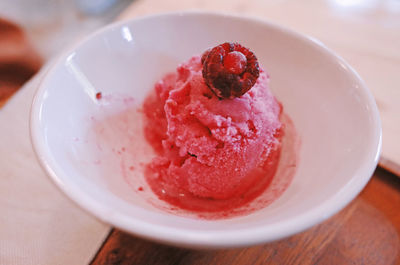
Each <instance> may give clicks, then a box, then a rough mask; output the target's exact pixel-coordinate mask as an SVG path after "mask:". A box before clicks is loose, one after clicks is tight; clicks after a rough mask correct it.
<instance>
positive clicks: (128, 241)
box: [91, 169, 400, 265]
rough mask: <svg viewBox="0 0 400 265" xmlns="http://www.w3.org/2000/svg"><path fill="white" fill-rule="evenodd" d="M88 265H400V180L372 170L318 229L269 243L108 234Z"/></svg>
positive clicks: (119, 233)
mask: <svg viewBox="0 0 400 265" xmlns="http://www.w3.org/2000/svg"><path fill="white" fill-rule="evenodd" d="M91 264H93V265H94V264H96V265H100V264H102V265H105V264H121V265H122V264H123V265H125V264H126V265H127V264H136V265H141V264H143V265H155V264H163V265H169V264H171V265H172V264H174V265H181V264H182V265H183V264H188V265H200V264H201V265H203V264H209V265H214V264H215V265H217V264H218V265H219V264H239V265H244V264H249V265H250V264H251V265H256V264H292V265H295V264H305V265H307V264H335V265H336V264H342V265H347V264H363V265H367V264H371V265H372V264H385V265H390V264H400V179H398V178H397V177H395V176H394V175H392V174H390V173H388V172H386V171H384V170H382V169H378V170H377V171H376V172H375V174H374V176H373V178H372V179H371V181H370V182H369V183H368V185H367V187H366V188H365V189H364V191H363V192H362V193H361V194H360V195H359V196H358V197H357V198H356V199H355V200H354V201H353V202H352V203H350V204H349V205H348V206H347V207H346V208H345V209H344V210H342V211H341V212H339V213H338V214H336V215H335V216H333V217H332V218H330V219H328V220H327V221H325V222H324V223H322V224H320V225H318V226H315V227H313V228H311V229H309V230H307V231H305V232H303V233H300V234H297V235H294V236H292V237H290V238H287V239H284V240H280V241H277V242H274V243H269V244H264V245H258V246H253V247H248V248H238V249H221V250H190V249H183V248H176V247H170V246H165V245H161V244H157V243H153V242H149V241H145V240H142V239H139V238H136V237H133V236H130V235H129V234H126V233H124V232H121V231H119V230H117V229H113V230H112V231H111V233H110V235H109V237H108V239H107V240H106V241H105V243H104V244H103V246H102V247H101V248H100V250H99V252H98V253H97V255H96V256H95V257H94V259H93V261H92V263H91Z"/></svg>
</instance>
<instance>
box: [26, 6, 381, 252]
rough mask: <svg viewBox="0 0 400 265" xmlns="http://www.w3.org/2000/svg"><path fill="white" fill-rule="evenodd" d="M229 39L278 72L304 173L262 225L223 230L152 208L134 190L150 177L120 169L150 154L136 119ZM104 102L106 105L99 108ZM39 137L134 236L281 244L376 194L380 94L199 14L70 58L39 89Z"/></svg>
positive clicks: (288, 43) (124, 33)
mask: <svg viewBox="0 0 400 265" xmlns="http://www.w3.org/2000/svg"><path fill="white" fill-rule="evenodd" d="M226 41H237V42H239V43H242V44H243V45H245V46H247V47H249V48H250V49H252V50H253V51H254V52H255V54H256V55H257V57H258V59H259V61H260V63H261V65H262V66H263V67H264V68H265V69H266V70H267V71H268V72H269V73H270V76H271V88H272V90H273V92H274V94H275V95H276V97H277V98H278V100H279V101H281V102H282V104H283V106H284V109H285V112H287V113H288V114H289V116H290V117H291V118H292V120H293V121H294V124H295V126H296V128H297V130H298V133H299V134H300V137H301V142H302V143H301V148H300V163H299V165H298V169H297V173H296V175H295V177H294V179H293V182H292V183H291V185H290V186H289V188H288V189H287V190H286V191H285V193H284V194H283V195H282V196H281V197H280V198H279V199H277V200H276V201H275V202H274V203H272V204H271V205H270V206H268V207H267V208H265V209H263V210H260V211H258V212H255V213H253V214H251V215H248V216H243V217H238V218H233V219H228V220H218V221H205V220H196V219H192V218H184V217H179V216H175V215H171V214H168V213H166V212H164V211H162V210H160V209H159V208H157V207H154V206H153V204H152V203H149V201H151V200H154V199H155V198H152V195H151V194H148V195H146V196H147V197H146V196H143V195H142V194H141V193H139V192H137V191H136V190H134V189H135V187H139V186H141V185H146V184H145V183H144V182H143V178H142V177H141V176H140V172H138V171H137V170H136V171H135V170H133V171H132V173H129V172H128V173H127V172H122V171H121V168H122V167H121V163H132V168H135V167H139V165H140V164H141V163H145V162H146V161H148V159H149V157H150V156H151V149H150V148H149V147H148V146H147V144H146V142H145V141H144V138H143V132H142V130H141V129H140V128H141V118H140V113H138V112H132V111H131V110H132V109H135V108H137V106H140V104H141V102H143V99H144V98H145V96H146V95H147V94H148V93H149V91H150V90H151V89H153V86H154V83H155V82H156V81H157V80H158V79H160V78H161V77H162V76H163V75H164V74H165V73H168V72H171V71H174V69H175V68H176V66H177V65H178V63H179V62H182V61H184V60H186V59H188V58H189V57H190V56H192V55H194V54H200V53H201V52H202V51H204V50H205V49H207V48H209V47H211V46H215V45H217V44H220V43H222V42H226ZM98 92H101V93H102V96H103V98H104V99H105V100H98V99H96V93H98ZM115 116H118V117H120V119H119V120H118V121H117V122H114V123H112V122H111V123H110V122H109V121H110V120H115V119H112V117H115ZM133 125H134V126H133ZM31 129H32V139H33V144H34V147H35V150H36V152H37V154H38V156H39V158H40V160H41V162H42V164H43V165H44V167H45V168H46V169H47V170H48V172H49V174H50V175H51V176H52V178H53V179H54V180H55V181H56V183H57V184H58V185H59V186H60V187H61V189H63V190H64V191H65V192H66V193H67V194H68V195H69V196H70V197H71V198H72V199H73V200H74V201H76V202H77V203H78V204H80V205H81V206H83V207H84V208H85V209H87V210H89V211H90V212H92V213H94V214H95V215H96V216H98V217H99V218H101V219H103V220H105V221H107V222H110V223H111V224H113V225H115V226H118V227H120V228H122V229H124V230H127V231H130V232H132V233H135V234H138V235H141V236H144V237H148V238H152V239H157V240H160V241H164V242H169V243H174V244H181V245H193V246H230V245H246V244H250V243H258V242H263V241H270V240H273V239H277V238H280V237H283V236H287V235H290V234H292V233H294V232H297V231H300V230H302V229H305V228H307V227H309V226H311V225H313V224H316V223H317V222H320V221H322V220H323V219H325V218H327V217H329V216H330V215H332V214H333V213H335V212H336V211H338V210H339V209H341V208H342V207H343V206H344V205H345V204H346V203H347V202H349V201H350V200H351V199H352V198H353V197H354V196H355V195H356V194H357V193H358V192H359V191H360V190H361V189H362V187H363V186H364V185H365V184H366V182H367V181H368V179H369V177H370V175H371V174H372V170H373V168H374V167H375V166H376V162H377V156H378V154H379V147H380V123H379V118H378V114H377V109H376V106H375V103H374V101H373V99H372V97H371V95H370V94H369V92H368V90H367V89H366V87H365V86H364V84H363V83H362V81H361V80H360V79H359V78H358V76H357V75H356V74H355V73H354V72H353V71H352V70H351V69H350V68H349V66H348V65H347V64H346V63H344V62H343V61H342V60H340V59H338V58H337V57H335V56H334V55H333V54H332V53H331V52H329V51H328V50H327V49H325V48H324V47H323V46H321V45H320V44H318V43H317V42H314V41H312V40H310V39H307V38H305V37H301V36H299V35H297V34H294V33H292V32H290V31H287V30H285V29H282V28H280V27H277V26H274V25H270V24H267V23H264V22H259V21H255V20H251V19H244V18H238V17H230V16H221V15H215V14H196V13H195V14H184V15H178V14H170V15H161V16H153V17H148V18H142V19H138V20H134V21H130V22H124V23H119V24H116V25H113V26H110V27H108V28H106V29H105V30H102V31H101V32H98V33H96V34H95V35H94V36H92V37H90V38H89V39H87V40H85V41H84V42H83V43H81V44H80V45H78V46H77V47H76V48H75V49H73V50H71V51H69V52H68V53H67V54H66V55H65V56H63V57H61V59H60V60H59V61H58V62H57V63H56V64H55V65H54V67H53V68H52V69H51V70H50V71H49V73H48V74H47V76H46V77H45V79H44V80H43V82H42V84H41V86H40V88H39V90H38V93H37V95H36V98H35V101H34V104H33V108H32V124H31ZM121 132H126V134H124V133H121ZM99 135H100V136H99ZM99 137H100V138H99ZM111 139H113V140H111ZM132 139H135V141H133V143H132ZM107 141H108V143H105V142H107ZM99 143H100V144H99ZM109 143H112V144H109ZM99 145H100V146H99ZM126 149H129V150H131V152H127V151H126ZM125 166H126V165H125ZM125 168H126V167H125ZM276 177H279V176H276ZM127 178H128V180H127ZM129 179H131V180H132V179H136V181H137V182H136V183H130V184H129V183H127V182H129ZM135 185H136V186H135Z"/></svg>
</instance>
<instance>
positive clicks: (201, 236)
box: [29, 11, 382, 248]
mask: <svg viewBox="0 0 400 265" xmlns="http://www.w3.org/2000/svg"><path fill="white" fill-rule="evenodd" d="M174 16H181V17H188V16H189V17H190V16H201V17H204V18H206V17H222V18H225V19H234V20H241V21H245V22H247V23H256V24H260V25H261V26H263V27H269V28H274V29H275V30H278V31H280V32H282V33H283V34H287V35H291V36H293V37H295V38H296V39H300V40H302V41H304V42H307V43H309V44H310V45H312V46H313V47H314V48H317V49H319V50H320V51H321V52H324V53H325V54H327V55H329V56H330V57H333V58H334V59H335V60H336V61H337V62H339V63H340V64H342V65H344V66H345V67H347V69H348V71H347V72H348V73H350V74H351V75H352V76H353V77H354V79H355V80H357V82H358V83H359V84H360V85H359V86H358V89H359V90H360V91H363V93H364V94H365V96H366V99H367V101H368V102H367V103H368V105H369V107H370V108H371V110H372V111H371V113H372V114H373V117H371V118H372V120H373V123H374V124H375V126H374V128H373V139H372V141H373V143H372V144H371V146H372V148H371V150H370V151H369V152H370V153H369V154H368V156H367V159H366V161H365V162H364V163H363V164H362V165H360V166H359V167H358V168H357V169H356V172H355V173H354V175H353V176H352V178H351V180H352V181H349V182H348V183H347V184H346V185H345V186H344V187H343V188H342V189H341V190H339V191H338V192H337V193H336V194H335V195H334V196H332V197H331V198H329V199H327V200H325V201H324V202H321V203H320V204H319V205H318V206H317V207H313V208H311V209H309V210H308V211H306V212H303V213H302V214H300V215H298V216H296V218H293V219H291V220H286V221H284V222H280V223H275V224H272V225H268V226H257V227H255V228H253V227H247V228H242V229H237V230H235V232H234V233H232V231H230V230H229V231H210V232H209V233H205V231H203V230H191V229H175V228H171V227H168V226H166V225H163V224H153V223H147V222H145V221H143V220H139V219H137V218H136V219H135V218H131V217H130V216H129V215H125V214H121V213H119V212H117V211H115V210H114V209H112V208H111V207H107V206H105V205H103V204H101V203H99V202H98V201H96V200H95V199H94V198H92V197H90V196H89V195H87V194H85V193H84V192H82V191H80V190H79V188H78V189H76V188H73V187H69V186H67V185H64V183H63V181H62V178H60V177H59V175H63V173H62V171H61V172H59V171H57V167H55V166H54V164H52V161H51V159H50V157H51V155H50V153H49V150H48V149H47V148H46V146H45V144H44V141H43V136H42V134H41V133H40V119H39V117H40V111H41V101H42V98H43V96H44V94H45V92H46V90H45V88H46V87H45V86H43V83H44V81H45V80H46V78H47V77H48V76H50V75H51V73H52V72H53V71H54V70H55V68H56V66H57V65H59V64H61V63H63V62H64V61H65V60H66V59H67V57H68V56H69V55H70V54H71V53H73V52H74V51H75V50H76V49H77V48H79V47H80V46H81V45H83V44H84V43H86V42H88V41H90V40H91V39H92V38H94V37H95V36H98V35H101V34H103V33H104V32H108V31H110V30H113V29H115V28H120V27H122V26H124V25H127V24H130V23H135V22H136V21H140V20H152V19H158V18H163V17H164V18H165V17H167V18H168V17H174ZM50 64H51V65H50V66H49V67H48V70H47V73H45V74H44V75H43V78H42V80H41V81H40V83H39V85H38V88H37V90H36V92H35V96H34V98H33V101H32V106H31V112H30V124H29V126H30V138H31V142H32V146H33V150H34V153H35V154H36V157H37V158H38V161H39V164H40V165H41V167H42V168H43V169H44V170H45V171H46V173H47V175H48V176H49V177H50V179H52V181H53V183H55V186H56V187H58V188H59V189H60V190H61V191H62V192H63V193H65V194H66V195H67V197H68V198H69V199H70V200H71V201H73V202H74V203H75V204H76V205H78V206H79V207H81V208H82V209H84V210H85V211H86V212H89V213H91V214H92V215H93V216H95V217H97V218H98V219H100V220H101V221H103V222H106V223H108V224H110V225H112V226H115V227H118V228H119V229H121V230H124V231H126V232H129V233H131V234H134V235H136V236H139V237H142V238H146V239H150V240H153V241H157V242H161V243H167V244H172V245H176V246H184V247H192V248H223V247H243V246H248V245H254V244H260V243H266V242H271V241H274V240H278V239H281V238H284V237H288V236H290V235H293V234H296V233H299V232H301V231H304V230H306V229H308V228H310V227H311V226H314V225H316V224H318V223H321V222H322V221H324V220H325V219H327V218H329V217H331V216H332V215H334V214H335V213H337V212H339V211H340V210H341V209H343V208H344V207H345V206H346V205H347V204H348V203H349V202H350V201H351V200H353V199H354V198H355V197H356V196H357V195H358V194H359V193H360V192H361V190H362V189H363V188H364V186H365V185H366V184H367V182H368V181H369V179H370V178H371V176H372V173H373V171H374V169H375V168H376V166H377V164H378V160H379V156H380V153H381V149H382V128H381V120H380V117H379V111H378V108H377V106H376V103H375V100H374V98H373V96H372V94H371V92H370V90H369V89H368V88H367V86H366V85H365V83H364V81H363V80H362V79H361V77H360V76H359V75H358V73H357V72H356V71H355V70H354V69H353V68H352V67H351V66H350V65H349V64H348V63H347V62H345V61H344V60H343V59H342V58H341V57H340V56H338V55H337V54H336V53H335V52H333V51H332V50H330V49H329V48H327V47H326V46H325V45H324V44H323V43H322V42H320V41H318V40H316V39H314V38H312V37H309V36H306V35H303V34H300V33H297V32H295V31H294V30H291V29H288V28H286V27H284V26H280V25H277V24H275V23H272V22H270V21H267V20H264V19H261V18H257V17H254V16H243V15H235V14H229V13H221V12H208V11H184V12H167V13H158V14H152V15H146V16H140V17H137V18H134V19H130V20H124V21H119V22H115V23H112V24H110V25H108V26H105V27H103V28H101V29H99V30H97V31H95V32H94V33H92V34H90V35H89V36H87V37H85V38H84V39H82V40H81V41H79V42H77V43H75V44H74V45H72V47H71V48H69V49H66V50H65V51H64V52H63V53H61V54H60V56H58V58H57V59H56V60H54V61H53V62H51V63H50ZM349 180H350V179H349ZM350 182H351V183H350ZM327 209H328V210H327Z"/></svg>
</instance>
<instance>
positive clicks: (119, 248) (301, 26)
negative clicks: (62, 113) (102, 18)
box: [92, 0, 400, 265]
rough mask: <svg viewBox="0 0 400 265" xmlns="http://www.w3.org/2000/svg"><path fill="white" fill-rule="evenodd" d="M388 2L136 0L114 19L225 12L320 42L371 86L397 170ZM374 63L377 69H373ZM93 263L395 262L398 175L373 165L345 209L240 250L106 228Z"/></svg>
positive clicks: (394, 53) (392, 18)
mask: <svg viewBox="0 0 400 265" xmlns="http://www.w3.org/2000/svg"><path fill="white" fill-rule="evenodd" d="M389 2H391V1H381V2H380V1H357V3H358V5H359V6H357V5H355V4H357V3H356V1H333V0H332V1H328V0H326V1H323V0H322V1H317V0H310V1H279V3H278V2H276V1H255V0H249V1H242V0H221V1H209V0H204V1H195V0H186V1H172V0H165V1H159V2H156V1H155V0H142V1H138V2H137V3H135V2H134V3H133V4H132V6H131V7H130V8H129V9H128V10H127V11H126V12H125V13H123V15H122V17H121V19H128V18H132V17H135V16H140V15H146V14H152V13H157V12H166V11H176V10H185V9H188V8H189V9H190V8H196V9H202V10H212V11H226V12H231V13H239V14H245V15H254V16H258V17H261V18H265V19H268V20H272V21H273V22H276V23H279V24H282V25H285V26H288V27H291V28H293V29H295V30H298V31H300V32H302V33H306V34H309V35H312V36H314V37H316V38H318V39H320V40H322V41H324V42H325V43H326V44H327V45H328V46H329V47H331V48H332V49H334V50H335V51H337V52H339V54H341V55H342V56H343V57H344V58H345V59H346V60H348V61H349V62H350V64H352V65H353V66H354V67H355V68H356V70H358V71H360V73H361V75H362V76H363V78H365V80H366V81H367V85H369V86H370V87H371V89H372V90H373V93H374V95H375V97H376V98H377V102H378V106H379V108H380V111H381V114H382V120H383V127H384V150H383V155H384V156H385V158H384V159H382V160H381V163H380V165H381V166H382V167H385V168H387V169H389V170H390V171H391V172H395V173H400V167H399V161H400V155H399V154H400V148H398V147H399V144H398V143H397V140H396V138H397V137H396V135H398V132H399V131H400V127H399V124H400V123H399V122H398V121H399V113H400V108H399V106H400V105H398V104H394V102H393V96H396V95H400V93H399V92H398V91H400V90H398V91H396V90H394V88H395V87H398V81H400V74H399V72H400V52H399V46H397V49H395V47H396V45H400V12H398V13H395V12H396V11H393V9H392V10H390V8H389V4H390V3H389ZM392 2H393V1H392ZM346 3H347V9H346ZM392 4H396V3H392ZM352 5H353V6H352ZM398 6H399V8H400V4H399V5H398ZM341 8H342V10H341ZM385 8H386V9H385ZM393 8H394V6H393ZM399 10H400V9H399ZM392 11H393V12H392ZM396 14H397V16H396ZM373 36H378V37H377V38H376V39H373V38H372V37H373ZM396 43H397V44H396ZM395 62H397V67H398V68H397V70H398V71H397V72H396V71H395V70H394V69H395V67H394V66H393V65H394V63H395ZM374 64H376V65H378V64H379V67H382V68H383V69H381V71H376V69H375V70H374V68H373V67H372V66H373V65H374ZM372 74H373V75H372ZM396 82H397V85H395V84H396ZM381 84H383V85H381ZM398 100H400V97H397V101H398ZM385 141H386V142H385ZM92 264H146V265H153V264H163V265H164V264H165V265H167V264H176V265H177V264H189V265H194V264H209V265H213V264H252V265H255V264H400V179H399V178H398V177H397V176H395V175H393V174H391V173H389V172H387V171H385V170H383V169H382V168H378V169H377V170H376V172H375V173H374V176H373V178H372V179H371V181H370V182H369V184H368V185H367V187H366V188H365V189H364V190H363V191H362V193H361V194H360V195H359V196H358V197H357V198H356V199H355V200H354V201H353V202H352V203H350V205H348V206H347V207H346V208H345V209H344V210H342V211H341V212H339V213H338V214H336V215H335V216H333V217H332V218H330V219H328V220H327V221H325V222H324V223H322V224H320V225H318V226H316V227H314V228H312V229H310V230H307V231H305V232H303V233H300V234H297V235H294V236H292V237H290V238H287V239H284V240H281V241H278V242H274V243H269V244H265V245H259V246H253V247H248V248H240V249H227V250H188V249H181V248H175V247H169V246H164V245H160V244H157V243H152V242H148V241H145V240H142V239H139V238H135V237H132V236H130V235H128V234H126V233H124V232H121V231H119V230H117V229H113V230H111V232H110V234H109V236H108V237H107V239H106V241H105V242H104V244H103V245H102V247H101V248H100V249H99V251H98V253H97V254H96V255H95V257H94V259H93V261H92Z"/></svg>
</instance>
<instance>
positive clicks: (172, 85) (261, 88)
mask: <svg viewBox="0 0 400 265" xmlns="http://www.w3.org/2000/svg"><path fill="white" fill-rule="evenodd" d="M268 82H269V77H268V74H267V73H266V72H265V71H264V70H263V69H262V68H260V76H259V78H258V79H257V81H256V83H255V85H254V86H253V87H252V89H251V90H250V91H248V92H247V93H246V94H244V95H242V96H241V97H238V98H233V99H224V100H221V99H219V98H218V97H217V96H215V95H214V94H213V93H212V92H211V91H210V89H209V87H208V86H207V85H206V84H205V83H204V80H203V76H202V64H201V58H200V57H199V56H194V57H192V58H191V59H190V60H189V61H187V62H185V63H183V64H181V65H180V66H179V67H178V68H177V71H176V73H173V74H169V75H166V76H165V77H164V78H163V79H161V80H160V81H159V82H158V83H157V84H156V86H155V92H156V93H155V94H153V95H152V96H150V97H149V98H148V99H147V100H146V102H145V104H144V112H145V114H146V116H147V124H146V128H145V130H146V135H147V139H148V140H149V142H150V143H151V144H152V145H153V146H154V148H155V150H156V151H157V153H158V157H157V158H156V159H154V160H153V162H152V164H151V168H152V178H155V179H157V180H158V181H159V182H160V183H163V185H164V188H163V189H164V191H165V192H167V193H176V194H179V193H187V192H189V193H190V194H192V195H194V196H198V197H203V198H212V199H227V198H230V197H232V196H238V195H240V194H242V193H243V192H245V191H246V190H247V189H248V188H249V187H251V186H252V185H256V184H257V182H258V181H259V178H260V177H262V175H263V168H265V163H266V161H267V160H268V156H269V154H270V153H271V151H272V150H273V149H276V148H279V145H280V141H279V139H280V138H279V132H280V128H281V122H280V120H279V116H280V113H281V106H280V104H279V103H278V102H277V100H276V99H275V97H274V96H273V95H272V93H271V92H270V90H269V88H268Z"/></svg>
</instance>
